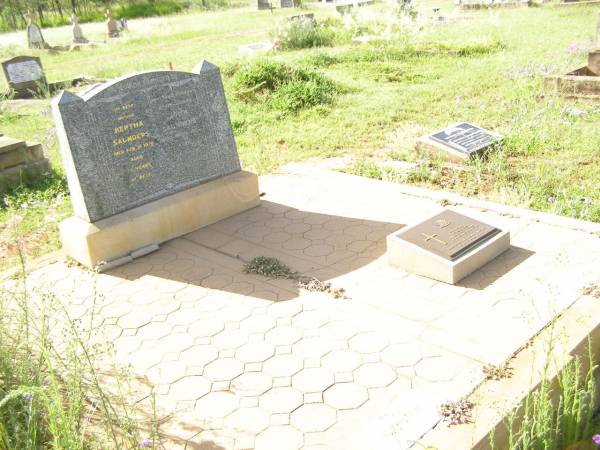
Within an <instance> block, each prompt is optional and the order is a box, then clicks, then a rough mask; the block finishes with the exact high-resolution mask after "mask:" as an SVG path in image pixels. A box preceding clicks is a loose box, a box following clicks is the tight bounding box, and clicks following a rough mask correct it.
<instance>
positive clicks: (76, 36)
mask: <svg viewBox="0 0 600 450" xmlns="http://www.w3.org/2000/svg"><path fill="white" fill-rule="evenodd" d="M71 22H72V23H73V43H74V44H87V43H88V42H89V41H88V40H87V39H86V38H85V36H83V30H82V29H81V26H80V25H79V18H78V17H77V16H76V15H75V14H73V15H71Z"/></svg>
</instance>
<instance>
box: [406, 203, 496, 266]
mask: <svg viewBox="0 0 600 450" xmlns="http://www.w3.org/2000/svg"><path fill="white" fill-rule="evenodd" d="M498 233H500V230H499V229H498V228H495V227H493V226H491V225H488V224H485V223H483V222H479V221H478V220H475V219H471V218H470V217H467V216H463V215H462V214H459V213H456V212H454V211H451V210H445V211H443V212H441V213H440V214H438V215H436V216H434V217H432V218H431V219H428V220H426V221H425V222H423V223H421V224H419V225H417V226H415V227H413V228H412V229H410V230H408V231H406V232H404V233H400V234H398V237H399V238H401V239H404V240H405V241H408V242H410V243H412V244H415V245H418V246H419V247H421V248H424V249H426V250H428V251H430V252H432V253H434V254H436V255H438V256H441V257H442V258H445V259H448V260H450V261H455V260H457V259H458V258H460V257H461V256H463V255H465V254H466V253H468V252H469V251H471V250H473V249H475V248H477V247H478V246H480V245H482V244H483V243H485V242H487V241H488V240H490V239H491V238H492V237H494V236H496V235H497V234H498Z"/></svg>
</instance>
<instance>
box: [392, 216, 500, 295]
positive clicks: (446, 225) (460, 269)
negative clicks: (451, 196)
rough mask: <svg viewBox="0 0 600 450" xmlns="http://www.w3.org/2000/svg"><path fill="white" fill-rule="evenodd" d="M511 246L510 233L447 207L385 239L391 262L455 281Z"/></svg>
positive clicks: (452, 282)
mask: <svg viewBox="0 0 600 450" xmlns="http://www.w3.org/2000/svg"><path fill="white" fill-rule="evenodd" d="M509 247H510V233H509V232H508V231H502V230H500V229H499V228H496V227H494V226H492V225H488V224H486V223H483V222H480V221H478V220H475V219H472V218H471V217H468V216H464V215H462V214H459V213H457V212H455V211H452V210H449V209H446V210H444V211H442V212H441V213H439V214H436V215H434V216H433V217H431V218H429V219H427V220H425V221H423V222H421V223H418V224H416V225H413V226H408V227H406V228H403V229H402V230H400V231H399V232H395V233H392V234H391V235H389V236H388V238H387V253H388V260H389V262H390V264H392V265H394V266H397V267H400V268H402V269H404V270H406V271H408V272H411V273H416V274H417V275H423V276H426V277H429V278H433V279H435V280H439V281H443V282H445V283H449V284H455V283H457V282H458V281H460V280H461V279H462V278H464V277H466V276H467V275H469V274H470V273H472V272H473V271H475V270H477V269H478V268H479V267H481V266H483V265H485V264H486V263H488V262H490V261H491V260H493V259H494V258H496V257H497V256H498V255H500V254H501V253H503V252H504V251H506V250H507V249H508V248H509Z"/></svg>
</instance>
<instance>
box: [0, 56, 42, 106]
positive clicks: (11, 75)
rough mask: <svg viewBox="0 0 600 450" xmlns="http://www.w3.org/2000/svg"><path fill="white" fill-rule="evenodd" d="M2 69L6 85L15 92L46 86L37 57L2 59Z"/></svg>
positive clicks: (19, 92)
mask: <svg viewBox="0 0 600 450" xmlns="http://www.w3.org/2000/svg"><path fill="white" fill-rule="evenodd" d="M2 70H3V72H4V77H5V78H6V82H7V83H8V87H9V88H10V89H12V90H14V91H15V92H16V93H17V94H21V95H22V94H26V93H31V92H34V91H37V90H39V89H40V87H46V86H47V82H46V77H45V75H44V69H43V68H42V62H41V61H40V58H38V57H35V56H17V57H15V58H12V59H9V60H7V61H3V62H2ZM18 96H20V95H18Z"/></svg>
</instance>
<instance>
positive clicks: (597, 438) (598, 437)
mask: <svg viewBox="0 0 600 450" xmlns="http://www.w3.org/2000/svg"><path fill="white" fill-rule="evenodd" d="M592 442H593V443H594V444H595V445H596V448H600V434H595V435H593V436H592Z"/></svg>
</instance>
